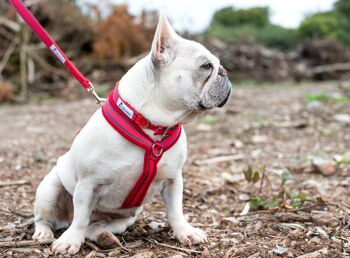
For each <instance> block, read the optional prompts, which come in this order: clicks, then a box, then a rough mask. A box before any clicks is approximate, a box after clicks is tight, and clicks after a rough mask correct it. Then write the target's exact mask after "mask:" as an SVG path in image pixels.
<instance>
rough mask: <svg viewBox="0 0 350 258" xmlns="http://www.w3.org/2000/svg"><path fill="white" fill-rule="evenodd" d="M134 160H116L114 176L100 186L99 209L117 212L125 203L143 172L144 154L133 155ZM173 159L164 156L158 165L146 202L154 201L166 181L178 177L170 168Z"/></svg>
mask: <svg viewBox="0 0 350 258" xmlns="http://www.w3.org/2000/svg"><path fill="white" fill-rule="evenodd" d="M131 156H132V157H133V159H129V160H126V159H125V157H124V159H123V160H122V159H120V160H119V161H118V160H115V164H117V165H115V168H114V169H113V170H114V173H113V175H112V174H111V177H110V178H109V179H110V180H107V181H106V184H104V185H100V186H99V189H98V191H97V192H96V194H98V198H97V199H98V200H99V202H98V205H97V209H98V210H101V211H105V212H107V211H108V212H112V211H117V210H118V209H119V208H120V206H121V205H122V203H123V201H124V200H125V198H126V197H127V195H128V194H129V192H130V191H131V189H132V188H133V187H134V185H135V183H136V181H137V179H138V178H139V177H140V175H141V173H142V171H143V165H144V164H143V160H144V159H143V154H141V155H140V153H137V154H136V153H132V155H131ZM170 164H171V157H169V155H166V154H165V155H164V156H163V158H162V159H161V160H160V162H159V163H158V169H157V174H156V177H155V178H154V179H153V181H152V184H151V186H150V188H149V189H148V192H147V195H146V197H145V202H148V201H150V200H152V198H153V197H154V195H155V194H157V193H159V192H160V190H161V188H162V183H163V181H164V180H167V179H172V178H174V177H175V176H176V170H174V169H173V168H172V166H170Z"/></svg>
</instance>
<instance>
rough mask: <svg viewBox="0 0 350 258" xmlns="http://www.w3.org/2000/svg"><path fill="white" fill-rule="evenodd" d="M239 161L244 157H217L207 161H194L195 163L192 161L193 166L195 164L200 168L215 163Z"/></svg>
mask: <svg viewBox="0 0 350 258" xmlns="http://www.w3.org/2000/svg"><path fill="white" fill-rule="evenodd" d="M241 159H244V156H242V155H224V156H218V157H214V158H209V159H201V160H196V161H194V164H196V165H197V166H201V165H208V164H215V163H221V162H227V161H234V160H241Z"/></svg>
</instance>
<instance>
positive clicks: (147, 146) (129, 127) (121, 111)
mask: <svg viewBox="0 0 350 258" xmlns="http://www.w3.org/2000/svg"><path fill="white" fill-rule="evenodd" d="M9 1H10V3H11V4H12V6H13V7H14V9H15V10H16V12H17V13H18V14H19V15H21V17H22V18H23V20H24V21H25V22H26V23H27V24H28V25H29V27H30V29H31V30H32V31H33V32H34V33H35V34H36V35H37V36H38V38H39V39H40V40H41V41H42V42H43V43H44V44H45V45H46V46H47V47H48V48H49V49H50V50H51V51H52V53H54V54H55V55H56V57H57V58H58V59H59V60H60V61H61V62H62V63H63V64H64V65H65V67H66V68H67V69H68V71H69V72H70V73H71V74H72V75H73V76H74V77H75V78H76V79H77V80H78V81H79V82H80V84H81V85H82V86H83V87H84V88H85V89H87V90H88V91H89V92H91V93H92V94H93V95H94V97H95V98H96V100H97V102H98V103H102V102H103V101H104V99H102V98H100V97H99V96H98V95H97V93H96V92H95V89H94V87H93V85H92V83H91V82H90V81H89V80H88V79H87V78H86V77H85V76H84V75H82V74H81V73H80V71H79V70H78V69H77V68H76V67H75V66H74V64H73V63H72V62H71V61H70V60H69V58H68V57H67V56H66V55H65V54H64V52H63V51H62V50H61V49H60V47H59V46H58V44H57V43H56V42H55V41H54V40H53V39H52V38H51V37H50V35H49V34H48V33H47V32H46V31H45V29H44V28H43V27H42V26H41V25H40V23H39V22H38V21H37V20H36V19H35V17H34V16H33V14H32V13H31V12H30V11H29V10H28V9H27V7H26V6H25V5H24V4H23V2H22V1H21V0H9ZM102 113H103V116H104V117H105V118H106V120H107V121H108V122H109V124H110V125H111V126H113V127H114V128H115V129H116V130H117V131H118V132H119V133H120V134H121V135H122V136H124V137H125V138H126V139H127V140H129V141H130V142H132V143H134V144H135V145H137V146H139V147H141V148H143V149H144V150H145V156H144V164H143V171H142V174H141V175H140V177H139V178H138V180H137V182H136V184H135V185H134V187H133V188H132V190H131V191H130V193H129V194H128V196H127V197H126V199H125V200H124V202H123V204H122V206H121V208H132V207H138V206H140V205H141V204H142V203H143V200H144V199H145V196H146V194H147V191H148V188H149V187H150V185H151V183H152V181H153V179H154V177H155V176H156V174H157V165H158V162H159V160H160V159H161V157H162V155H163V153H164V152H165V151H167V150H168V149H169V148H171V146H173V145H174V144H175V143H176V142H177V140H178V139H179V137H180V135H181V126H180V125H176V126H174V127H171V128H165V127H162V126H155V125H153V124H151V123H150V122H149V121H148V120H147V119H146V118H144V117H143V116H142V115H141V114H140V113H138V112H137V111H136V110H135V109H133V108H132V107H131V106H130V105H129V104H128V103H126V102H125V101H124V100H123V99H122V98H121V96H120V95H119V92H118V83H117V86H116V87H115V90H114V91H112V92H111V93H110V94H109V97H108V100H107V101H106V102H105V103H104V105H103V106H102ZM141 128H145V129H150V130H152V131H153V132H154V135H161V134H162V135H164V137H163V140H161V141H154V140H152V138H151V137H149V136H148V135H147V134H146V133H145V132H144V131H143V130H142V129H141Z"/></svg>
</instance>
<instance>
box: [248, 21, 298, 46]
mask: <svg viewBox="0 0 350 258" xmlns="http://www.w3.org/2000/svg"><path fill="white" fill-rule="evenodd" d="M255 39H256V41H257V42H260V43H263V44H264V45H266V46H268V47H277V48H281V49H290V48H292V47H295V45H296V44H297V38H296V33H295V30H293V29H286V28H284V27H281V26H277V25H273V24H270V25H267V26H265V27H263V28H261V29H259V30H257V34H256V36H255Z"/></svg>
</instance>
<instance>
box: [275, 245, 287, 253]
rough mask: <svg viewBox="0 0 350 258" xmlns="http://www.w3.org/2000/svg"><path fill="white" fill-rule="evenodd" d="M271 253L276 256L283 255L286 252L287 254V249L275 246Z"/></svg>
mask: <svg viewBox="0 0 350 258" xmlns="http://www.w3.org/2000/svg"><path fill="white" fill-rule="evenodd" d="M273 252H274V253H275V254H277V255H283V254H285V253H286V252H288V248H287V247H283V246H277V247H276V248H275V249H273Z"/></svg>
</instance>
